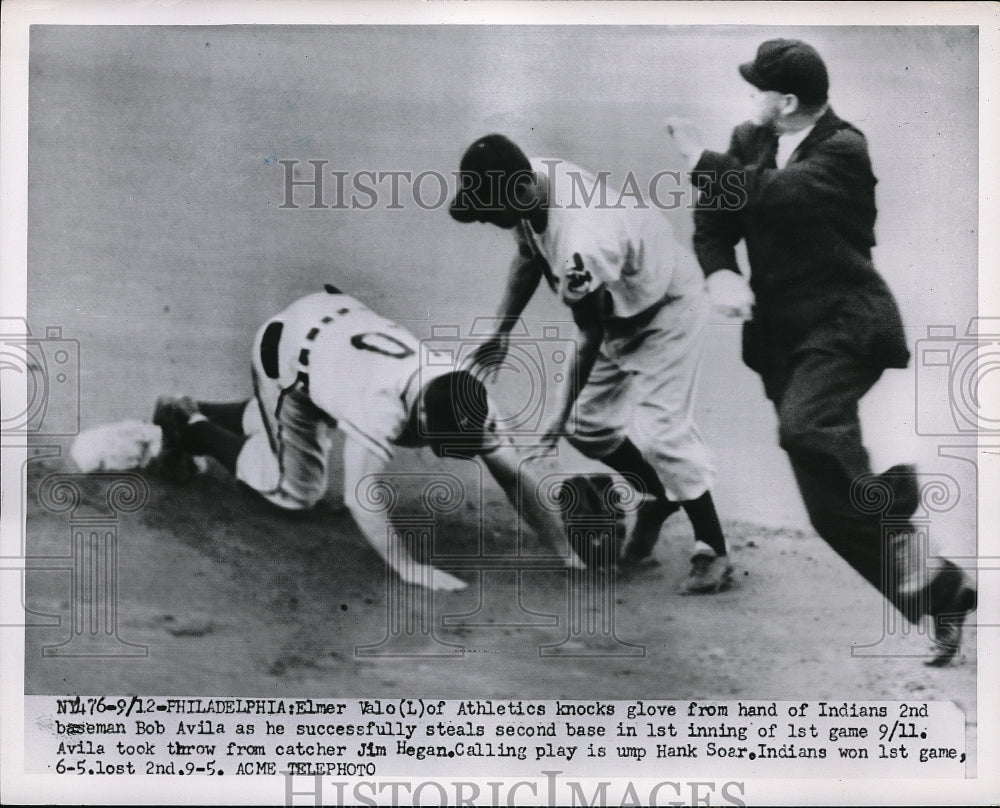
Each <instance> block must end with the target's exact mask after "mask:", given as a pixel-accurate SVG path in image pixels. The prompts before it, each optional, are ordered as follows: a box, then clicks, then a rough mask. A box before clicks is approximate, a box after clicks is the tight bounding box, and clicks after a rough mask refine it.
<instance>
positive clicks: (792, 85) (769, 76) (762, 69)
mask: <svg viewBox="0 0 1000 808" xmlns="http://www.w3.org/2000/svg"><path fill="white" fill-rule="evenodd" d="M740 75H741V76H743V78H745V79H746V80H747V81H748V82H750V83H751V84H752V85H753V86H754V87H756V88H757V89H759V90H774V91H776V92H779V93H790V94H792V95H795V96H798V99H799V101H801V102H802V103H804V104H822V103H824V102H825V101H826V99H827V93H828V91H829V89H830V79H829V77H828V76H827V73H826V65H825V64H823V60H822V59H821V58H820V55H819V54H818V53H817V52H816V49H815V48H814V47H812V45H807V44H806V43H805V42H801V41H799V40H798V39H769V40H768V41H767V42H764V43H763V44H762V45H761V46H760V47H759V48H757V58H755V59H754V60H753V61H752V62H744V63H743V64H741V65H740Z"/></svg>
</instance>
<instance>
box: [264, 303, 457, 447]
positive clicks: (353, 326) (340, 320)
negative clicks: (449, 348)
mask: <svg viewBox="0 0 1000 808" xmlns="http://www.w3.org/2000/svg"><path fill="white" fill-rule="evenodd" d="M330 288H331V289H332V288H333V287H330ZM276 323H280V324H281V330H280V338H279V339H278V340H277V351H276V355H274V352H273V349H272V354H271V356H270V358H269V359H270V361H268V356H267V354H268V351H267V348H266V346H267V342H268V334H272V335H273V334H274V333H275V324H276ZM272 348H273V346H272ZM254 366H255V375H256V376H257V377H258V396H259V397H260V398H261V399H262V401H263V402H264V404H265V406H266V407H267V408H268V410H269V411H270V412H271V413H272V414H273V413H275V412H276V411H277V407H278V406H279V401H280V397H281V392H282V391H283V390H286V389H287V388H289V387H291V386H292V385H294V384H295V383H296V382H297V381H299V380H303V381H304V383H305V384H306V385H307V391H308V395H309V399H310V400H311V401H312V402H313V403H314V404H315V405H316V406H317V407H319V408H320V409H321V410H322V411H323V412H325V413H326V414H327V415H328V416H330V417H331V418H333V419H335V420H336V422H337V426H338V428H340V429H342V430H343V431H344V432H345V433H347V434H349V435H350V436H351V437H353V438H355V439H356V440H358V441H360V442H361V443H362V444H363V445H365V446H367V447H368V448H369V449H371V451H373V452H374V453H375V454H376V455H378V456H379V457H381V458H383V459H385V460H388V459H390V458H391V457H392V454H393V446H394V445H395V444H396V443H397V441H398V440H399V439H400V438H401V437H402V436H403V434H404V431H405V430H406V427H407V425H408V423H409V420H410V414H411V407H412V404H413V402H414V401H415V400H416V395H417V392H418V390H419V389H420V387H422V386H423V385H425V384H427V382H428V381H430V380H431V379H433V378H436V377H438V376H442V375H444V374H446V373H450V372H452V371H454V370H455V367H454V365H453V364H452V362H450V361H449V360H448V357H446V356H444V355H443V354H441V353H440V352H435V351H430V350H428V349H426V347H424V348H423V350H422V346H421V344H420V342H419V340H417V338H416V337H415V336H413V334H411V333H410V332H409V331H407V330H406V329H405V328H403V327H402V326H400V325H398V324H397V323H394V322H392V321H391V320H388V319H386V318H385V317H382V316H380V315H378V314H376V313H375V312H374V311H372V310H371V309H369V308H368V307H367V306H365V305H364V304H363V303H361V302H360V301H358V300H355V299H354V298H352V297H350V296H348V295H345V294H341V293H339V292H336V293H330V292H325V293H324V292H320V293H317V294H311V295H307V296H306V297H303V298H300V299H299V300H296V301H295V302H294V303H292V304H291V305H290V306H289V307H288V308H286V309H285V310H284V311H282V312H281V313H280V314H277V315H275V316H274V317H272V318H271V319H270V320H269V321H268V322H267V323H265V324H264V325H263V326H262V327H261V328H260V330H259V331H258V333H257V339H256V341H255V348H254ZM260 388H264V389H260Z"/></svg>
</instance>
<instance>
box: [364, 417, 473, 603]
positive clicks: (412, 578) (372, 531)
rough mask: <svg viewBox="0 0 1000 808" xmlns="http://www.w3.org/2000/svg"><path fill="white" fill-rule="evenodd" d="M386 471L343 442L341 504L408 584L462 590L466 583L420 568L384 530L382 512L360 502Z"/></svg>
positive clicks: (376, 459) (395, 537)
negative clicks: (342, 492) (379, 474)
mask: <svg viewBox="0 0 1000 808" xmlns="http://www.w3.org/2000/svg"><path fill="white" fill-rule="evenodd" d="M384 468H385V461H384V460H383V459H382V458H381V457H379V456H378V455H376V454H374V453H373V452H372V451H371V450H369V449H368V448H367V447H365V446H363V445H362V444H360V443H358V441H356V440H354V439H352V438H351V437H350V436H348V437H347V439H346V440H345V442H344V503H345V504H346V505H347V508H348V510H350V512H351V516H353V517H354V521H355V522H356V523H357V525H358V527H359V528H361V532H362V533H364V534H365V538H366V539H368V542H369V544H371V546H372V547H374V548H375V551H376V552H377V553H378V554H379V555H380V556H382V558H383V559H385V562H386V563H387V564H388V565H389V566H390V567H391V568H392V569H393V570H394V571H395V572H396V574H397V575H399V577H400V578H402V579H403V580H404V581H406V583H408V584H415V585H417V586H427V587H430V588H431V589H442V590H457V589H465V586H466V584H465V582H464V581H462V580H460V579H458V578H456V577H455V576H454V575H450V574H449V573H447V572H444V571H442V570H439V569H437V568H435V567H433V566H431V565H430V564H421V563H420V562H419V561H417V560H416V559H415V558H414V557H413V556H411V555H410V553H409V551H408V550H407V549H406V547H405V545H404V544H403V542H402V541H401V540H400V538H399V535H398V534H397V533H396V532H395V531H392V530H387V527H388V525H387V516H386V514H385V513H384V511H381V510H379V509H377V508H373V507H371V506H366V505H365V504H364V503H363V502H362V497H363V494H362V490H363V489H364V487H365V485H368V484H370V483H372V482H373V480H371V479H369V478H372V477H375V476H377V475H378V473H379V472H380V471H382V469H384Z"/></svg>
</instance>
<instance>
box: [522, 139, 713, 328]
mask: <svg viewBox="0 0 1000 808" xmlns="http://www.w3.org/2000/svg"><path fill="white" fill-rule="evenodd" d="M531 166H532V168H533V169H534V170H535V171H536V172H538V174H540V175H541V176H543V177H545V178H546V179H547V182H548V193H549V207H548V221H547V224H546V227H545V232H544V233H536V232H535V231H534V229H533V228H532V227H531V225H530V224H529V223H528V222H527V221H525V220H523V221H522V222H521V223H520V224H519V225H518V227H516V228H515V230H514V233H515V238H516V239H517V242H518V249H519V251H520V252H521V254H522V255H523V256H525V257H527V256H530V255H538V256H540V257H542V258H543V259H545V261H546V262H547V263H548V267H549V270H548V271H547V272H546V276H547V279H548V282H549V285H550V286H551V287H552V289H553V291H555V292H556V293H557V294H558V295H559V297H560V298H561V299H562V300H563V302H564V303H566V304H568V305H573V304H574V303H576V302H577V301H579V300H580V299H582V298H583V297H584V296H586V295H587V294H589V293H590V292H592V291H594V290H595V289H597V288H599V287H600V286H602V285H603V286H604V287H605V288H606V289H607V291H608V293H609V296H610V299H611V309H612V310H611V312H610V314H611V316H613V317H619V318H621V317H631V316H633V315H635V314H638V313H640V312H642V311H645V310H647V309H649V308H650V307H651V306H653V305H655V304H657V303H660V302H661V301H663V300H664V299H665V298H680V297H684V296H686V295H689V294H694V293H697V292H699V290H702V289H703V288H704V275H703V274H702V273H701V271H700V269H699V268H698V266H697V263H696V262H695V261H694V260H693V257H692V256H690V255H688V254H686V253H685V252H684V251H683V250H681V249H680V248H679V245H678V244H677V242H676V241H675V239H674V235H673V229H672V228H671V226H670V223H669V222H668V221H667V220H666V219H665V218H664V217H663V216H662V215H661V214H660V213H659V212H658V211H657V210H654V209H652V208H626V207H623V208H615V207H613V206H614V205H615V204H616V203H617V201H618V196H619V194H618V191H617V190H615V189H613V188H611V187H610V186H608V187H606V189H605V190H604V191H603V192H602V190H601V187H600V186H599V185H597V178H596V177H595V176H594V175H593V174H590V173H589V172H587V171H585V170H584V169H582V168H580V167H579V166H577V165H574V164H573V163H568V162H565V161H562V160H549V159H546V158H535V159H533V160H532V161H531ZM595 189H596V190H595ZM588 199H589V201H588Z"/></svg>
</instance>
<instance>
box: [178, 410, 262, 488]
mask: <svg viewBox="0 0 1000 808" xmlns="http://www.w3.org/2000/svg"><path fill="white" fill-rule="evenodd" d="M246 442H247V438H246V436H245V435H237V434H236V433H234V432H230V431H229V430H228V429H223V428H222V427H221V426H218V425H216V424H213V423H212V422H211V421H205V420H199V421H195V422H194V423H189V424H188V425H187V426H185V427H184V429H183V431H182V434H181V446H182V447H183V448H184V450H185V451H187V452H190V453H191V454H193V455H209V456H210V457H214V458H215V459H216V460H218V461H219V462H220V463H221V464H222V465H223V466H225V467H226V468H227V469H229V473H230V474H234V475H235V474H236V458H237V457H239V456H240V450H241V449H242V448H243V444H244V443H246Z"/></svg>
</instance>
